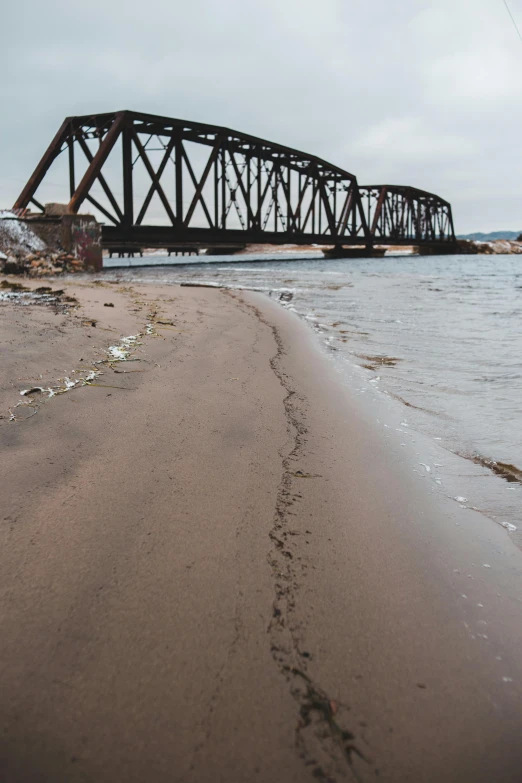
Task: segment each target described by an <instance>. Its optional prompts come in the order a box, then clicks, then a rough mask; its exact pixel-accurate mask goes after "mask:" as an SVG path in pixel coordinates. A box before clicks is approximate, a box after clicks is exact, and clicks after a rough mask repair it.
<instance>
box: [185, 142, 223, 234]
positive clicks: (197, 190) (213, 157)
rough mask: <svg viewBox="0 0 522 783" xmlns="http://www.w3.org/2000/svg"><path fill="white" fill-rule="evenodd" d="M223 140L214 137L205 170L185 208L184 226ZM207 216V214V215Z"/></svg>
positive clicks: (192, 212) (188, 219) (196, 202)
mask: <svg viewBox="0 0 522 783" xmlns="http://www.w3.org/2000/svg"><path fill="white" fill-rule="evenodd" d="M222 142H223V136H222V135H219V136H217V137H216V143H215V144H214V146H213V148H212V152H211V153H210V156H209V159H208V161H207V165H206V166H205V170H204V171H203V174H202V175H201V179H200V181H199V183H198V185H197V187H196V192H195V193H194V197H193V199H192V201H191V203H190V207H189V208H188V210H187V214H186V215H185V220H184V221H183V223H184V225H185V226H188V225H189V223H190V220H191V218H192V215H193V214H194V211H195V209H196V207H197V205H198V201H200V200H201V196H202V193H203V188H204V187H205V183H206V181H207V179H208V175H209V174H210V170H211V169H212V166H213V165H214V163H215V162H216V160H217V157H218V155H219V150H220V149H221V144H222ZM207 217H208V216H207ZM210 226H211V228H212V227H213V224H212V222H210Z"/></svg>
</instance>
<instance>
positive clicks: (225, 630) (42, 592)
mask: <svg viewBox="0 0 522 783" xmlns="http://www.w3.org/2000/svg"><path fill="white" fill-rule="evenodd" d="M40 285H41V283H40ZM60 285H63V283H60ZM67 293H68V294H72V295H74V296H76V297H77V298H78V299H79V301H80V303H81V308H80V309H74V310H71V311H70V312H69V313H64V312H63V311H62V312H58V313H56V314H55V313H53V312H52V311H51V310H49V309H47V308H46V309H45V310H44V309H43V308H40V309H38V308H37V307H36V306H30V307H27V308H20V307H16V306H13V305H8V306H3V305H0V327H1V329H2V334H3V339H2V346H3V351H2V357H1V358H2V367H3V373H2V381H1V384H2V385H1V388H0V402H1V404H2V410H1V411H0V413H3V414H5V412H6V411H7V409H8V408H9V407H11V410H14V412H15V414H16V415H17V416H18V413H20V418H23V414H24V411H23V410H22V409H21V408H16V409H14V408H13V407H12V405H13V404H15V403H16V402H17V401H19V400H20V399H21V398H20V396H19V391H20V390H21V389H24V388H27V387H28V386H31V385H32V384H35V385H36V384H38V385H42V386H43V385H47V384H50V383H52V382H53V380H54V381H57V380H58V378H63V377H65V376H68V377H74V374H73V370H77V371H78V373H79V374H80V375H81V371H84V370H85V367H86V366H87V367H88V368H90V367H92V366H95V367H97V368H98V369H100V368H101V369H102V370H103V373H104V374H103V375H101V376H99V377H98V378H96V381H95V383H96V384H97V385H91V386H83V387H81V388H77V389H73V390H71V391H70V392H67V393H65V394H63V395H59V396H57V397H54V398H52V399H49V400H44V401H43V402H41V403H38V407H37V412H36V413H35V415H31V417H30V418H27V419H26V420H20V421H9V420H8V417H6V418H4V419H3V420H1V421H0V439H1V442H2V454H3V460H2V463H3V468H4V480H3V482H2V525H1V528H0V534H1V538H2V541H1V546H0V607H1V618H2V626H1V627H2V634H1V636H0V692H1V698H0V725H1V728H2V735H1V736H2V740H1V746H0V779H1V780H2V781H6V783H12V782H13V781H31V782H32V781H39V783H40V782H41V781H49V782H50V781H61V780H67V781H74V782H75V781H96V783H99V782H101V783H105V781H107V782H109V781H110V782H111V783H113V781H120V780H121V781H136V782H140V783H141V782H142V781H147V783H148V782H149V781H151V782H152V781H158V783H163V781H165V782H167V781H169V783H171V781H176V782H177V781H179V782H180V783H181V782H183V783H184V782H185V781H187V783H188V782H191V781H194V783H196V782H200V781H205V782H206V781H209V783H210V782H212V783H214V781H223V783H225V781H226V782H227V783H244V781H250V780H256V781H266V782H267V783H268V782H269V781H270V782H272V781H274V780H277V781H281V783H286V782H287V781H288V783H294V782H295V783H300V782H301V781H307V780H310V781H313V780H320V781H321V780H322V781H334V780H335V781H341V780H346V781H354V780H359V781H370V780H377V779H378V780H383V781H394V782H395V781H397V783H403V782H404V781H412V782H415V783H421V782H423V781H426V782H429V783H432V782H433V783H436V782H437V781H449V782H452V781H455V783H456V782H457V781H459V783H467V781H469V783H472V782H473V783H481V782H482V781H484V783H485V781H488V783H490V781H492V780H495V781H499V782H502V783H503V782H504V781H506V782H507V781H513V782H515V781H519V780H520V769H521V768H522V767H521V763H522V750H521V749H520V743H519V740H518V737H519V733H520V728H521V724H522V720H521V709H520V697H521V691H522V687H521V683H522V662H521V657H520V653H519V651H520V649H521V648H522V622H521V620H522V604H521V598H520V595H521V593H520V585H521V577H522V553H521V552H520V550H518V549H517V548H516V547H515V546H514V544H513V543H512V542H511V540H510V538H509V536H508V535H507V533H506V532H505V531H504V530H502V529H501V528H500V527H497V526H495V525H494V523H492V522H490V521H489V520H486V519H484V518H483V517H482V516H481V515H479V514H477V513H475V512H473V511H470V510H468V509H461V508H460V507H459V506H458V505H457V504H456V503H455V502H453V501H450V500H448V501H447V502H445V501H441V500H440V499H437V500H436V499H434V498H433V497H431V496H430V495H429V494H428V492H427V490H426V489H425V488H424V486H423V485H422V483H421V482H419V481H418V480H417V479H414V478H413V477H412V476H411V472H408V470H407V469H406V461H407V459H408V455H407V454H401V455H396V454H394V453H393V452H392V450H391V449H390V447H388V446H385V444H384V443H383V439H382V436H381V435H380V433H378V432H377V431H376V430H375V429H374V427H373V426H372V424H371V421H370V417H369V416H368V415H367V413H366V412H365V411H363V410H362V409H360V407H358V403H356V402H354V401H353V400H352V399H351V398H350V396H349V393H348V392H347V391H346V390H345V389H343V388H342V387H341V386H340V385H339V384H338V383H337V379H336V377H335V373H334V370H333V368H332V367H331V366H330V364H329V363H328V361H327V360H326V359H324V357H322V355H320V354H319V352H318V351H317V350H316V348H315V344H314V338H313V335H311V334H309V333H308V331H307V330H306V328H305V327H304V326H303V325H302V324H301V323H300V322H299V321H298V320H297V319H296V318H294V317H293V316H292V315H291V314H289V313H288V312H285V311H283V310H282V309H281V308H279V307H277V306H276V305H274V304H273V303H271V302H270V301H268V300H267V299H265V298H264V297H262V296H261V295H256V294H239V293H230V292H225V291H222V290H211V289H198V288H178V287H175V286H172V287H163V288H155V287H149V286H138V285H133V286H125V287H124V286H119V285H100V286H94V285H90V284H78V283H75V284H72V283H71V284H68V285H67ZM108 302H111V303H112V304H113V305H114V307H112V308H111V307H105V306H104V304H105V303H108ZM89 319H94V320H96V321H97V323H96V326H94V327H93V326H92V325H91V326H89V325H87V322H88V320H89ZM159 321H171V322H172V323H170V324H169V323H163V324H161V323H159ZM146 323H153V324H154V329H153V331H154V332H155V334H152V335H145V336H144V337H142V338H141V339H140V342H141V343H142V344H141V345H139V346H137V347H136V349H135V350H134V351H133V358H137V359H140V361H133V362H122V363H120V364H118V363H116V364H114V365H113V368H112V369H111V367H110V366H108V365H107V364H104V365H92V362H93V361H96V360H97V361H103V360H104V359H106V358H107V355H106V349H107V347H108V346H109V345H111V344H115V343H117V342H118V340H119V339H120V338H121V337H123V336H125V335H130V334H136V333H137V332H144V331H145V324H146ZM6 346H7V348H6ZM80 359H82V360H83V361H82V362H80ZM40 375H41V376H42V377H41V378H40V377H39V376H40ZM21 378H23V380H19V379H21Z"/></svg>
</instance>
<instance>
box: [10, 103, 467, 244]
mask: <svg viewBox="0 0 522 783" xmlns="http://www.w3.org/2000/svg"><path fill="white" fill-rule="evenodd" d="M48 175H49V176H48ZM58 177H59V178H60V181H61V182H62V186H61V187H62V190H61V191H60V193H61V198H59V199H57V198H52V197H51V198H47V199H46V200H47V201H51V200H54V201H57V200H60V201H65V202H66V201H67V199H69V200H68V211H69V212H72V213H77V212H78V211H79V210H80V209H81V208H82V207H84V209H85V205H86V204H87V205H88V206H89V211H92V212H94V213H95V214H96V215H97V217H98V218H100V217H101V220H102V221H103V222H104V225H103V229H102V241H103V245H104V246H105V247H107V248H111V247H116V246H118V247H126V248H129V249H133V248H138V247H170V246H172V247H175V246H198V245H200V246H201V245H202V246H205V245H206V246H209V245H216V246H219V245H225V246H227V245H228V246H230V245H235V244H245V243H268V244H276V245H277V244H286V243H293V244H301V245H303V244H320V245H329V246H337V247H342V246H348V247H349V246H354V245H357V246H364V247H366V248H368V249H371V248H372V247H373V246H375V245H412V244H413V245H419V246H423V245H426V246H431V247H434V248H439V249H441V250H444V249H446V250H448V249H450V248H451V247H452V246H454V245H455V233H454V227H453V218H452V212H451V205H450V204H449V203H448V202H447V201H444V200H443V199H441V198H440V197H439V196H436V195H434V194H433V193H427V192H425V191H422V190H418V189H416V188H412V187H403V186H391V185H375V186H366V185H359V184H358V182H357V179H356V177H355V176H354V175H353V174H350V173H348V172H347V171H344V170H343V169H341V168H338V167H337V166H333V165H332V164H330V163H327V162H326V161H324V160H321V159H320V158H317V157H315V156H313V155H306V154H305V153H303V152H298V151H297V150H294V149H291V148H289V147H283V146H281V145H279V144H273V143H271V142H268V141H265V140H263V139H258V138H256V137H254V136H249V135H246V134H243V133H238V132H236V131H233V130H230V129H228V128H222V127H218V126H215V125H206V124H203V123H197V122H186V121H185V120H177V119H171V118H169V117H159V116H156V115H151V114H140V113H138V112H131V111H120V112H113V113H109V114H96V115H88V116H82V117H68V118H67V119H66V120H65V121H64V122H63V124H62V126H61V127H60V129H59V130H58V132H57V134H56V136H55V137H54V139H53V141H52V142H51V144H50V146H49V148H48V149H47V151H46V152H45V154H44V156H43V157H42V159H41V160H40V162H39V164H38V165H37V167H36V169H35V171H34V173H33V174H32V176H31V177H30V179H29V181H28V182H27V184H26V186H25V187H24V189H23V191H22V192H21V194H20V196H19V197H18V199H17V201H16V203H15V204H14V207H13V209H15V210H18V211H19V212H20V211H22V212H23V211H24V210H26V209H27V208H29V207H30V205H34V206H35V207H36V208H37V209H38V210H40V211H42V212H43V211H44V207H43V205H42V203H41V202H40V201H39V200H38V198H41V196H40V195H39V194H40V192H42V191H45V193H46V195H47V194H51V196H54V195H55V193H56V191H55V190H53V188H55V187H57V184H58V183H57V182H56V179H58ZM48 180H49V181H50V183H51V184H49V183H48ZM65 191H66V192H67V196H66V197H64V192H65ZM37 197H38V198H37ZM42 201H43V199H42Z"/></svg>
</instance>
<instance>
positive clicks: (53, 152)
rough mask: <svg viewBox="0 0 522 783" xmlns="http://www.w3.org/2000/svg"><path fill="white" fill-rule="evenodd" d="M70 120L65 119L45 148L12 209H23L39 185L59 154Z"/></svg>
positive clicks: (67, 132)
mask: <svg viewBox="0 0 522 783" xmlns="http://www.w3.org/2000/svg"><path fill="white" fill-rule="evenodd" d="M70 122H71V119H70V118H69V117H67V118H66V119H65V120H64V121H63V122H62V124H61V126H60V128H59V130H58V132H57V133H56V135H55V137H54V139H53V140H52V142H51V143H50V144H49V146H48V147H47V149H46V151H45V152H44V154H43V156H42V158H41V160H40V162H39V163H38V165H37V167H36V168H35V170H34V171H33V173H32V174H31V176H30V177H29V179H28V180H27V184H26V186H25V187H24V189H23V190H22V192H21V193H20V195H19V196H18V198H17V199H16V201H15V203H14V204H13V209H25V208H26V207H27V205H28V204H29V202H30V201H31V199H32V198H33V196H34V194H35V193H36V191H37V190H38V187H39V186H40V185H41V183H42V181H43V179H44V177H45V175H46V174H47V172H48V171H49V169H50V167H51V165H52V164H53V162H54V161H55V159H56V158H57V157H58V155H59V154H60V152H61V148H62V144H63V142H64V141H65V139H66V138H67V136H68V134H69V126H70Z"/></svg>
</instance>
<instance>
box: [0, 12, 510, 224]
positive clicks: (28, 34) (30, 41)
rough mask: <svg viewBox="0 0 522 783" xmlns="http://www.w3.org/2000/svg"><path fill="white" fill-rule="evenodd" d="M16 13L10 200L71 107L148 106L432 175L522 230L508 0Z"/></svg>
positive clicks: (6, 101)
mask: <svg viewBox="0 0 522 783" xmlns="http://www.w3.org/2000/svg"><path fill="white" fill-rule="evenodd" d="M509 4H510V7H511V10H512V12H513V15H514V17H515V19H516V20H517V21H518V23H519V27H520V29H521V31H522V0H509ZM1 18H2V41H1V46H0V74H1V76H0V106H1V109H2V110H1V113H0V140H1V144H0V207H6V206H11V205H12V203H13V202H14V200H15V198H16V196H17V195H18V192H19V191H20V190H21V188H22V186H23V185H24V184H25V181H26V179H27V177H28V176H29V174H30V173H31V171H32V169H33V168H34V166H35V165H36V163H37V161H38V159H39V157H40V156H41V154H42V153H43V151H44V149H45V148H46V146H47V145H48V143H49V141H50V140H51V138H52V136H53V135H54V133H55V131H56V130H57V129H58V126H59V125H60V123H61V122H62V120H63V118H64V117H65V116H67V115H72V114H86V113H91V112H101V111H112V110H117V109H134V110H136V111H144V112H154V113H158V114H163V115H167V116H172V117H179V118H183V119H191V120H200V121H206V122H210V123H214V124H217V125H226V126H229V127H232V128H235V129H237V130H240V131H244V132H246V133H251V134H254V135H256V136H262V137H264V138H267V139H270V140H272V141H277V142H280V143H282V144H286V145H289V146H292V147H296V148H298V149H302V150H304V151H306V152H308V153H313V154H315V155H319V156H320V157H323V158H325V159H326V160H329V161H330V162H332V163H335V164H336V165H338V166H341V167H343V168H345V169H347V170H348V171H350V172H352V173H354V174H355V175H356V176H357V178H358V180H359V182H360V184H365V183H366V184H378V183H389V184H407V185H415V186H417V187H420V188H422V189H424V190H430V191H433V192H435V193H438V194H440V195H441V196H443V197H444V198H446V199H448V200H449V201H451V202H452V204H453V210H454V216H455V221H456V229H457V231H458V232H459V233H462V232H467V231H474V230H483V231H492V230H497V229H512V230H518V229H522V154H521V153H522V104H521V100H520V98H521V93H522V42H521V40H520V39H519V38H518V37H517V33H516V31H515V29H514V27H513V25H512V23H511V21H510V18H509V16H508V14H507V11H506V8H505V6H504V3H503V0H183V1H182V0H146V2H140V3H132V2H129V0H85V1H84V2H71V0H45V2H41V0H26V1H25V2H24V3H23V4H22V3H8V2H7V0H3V2H2V16H1Z"/></svg>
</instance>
